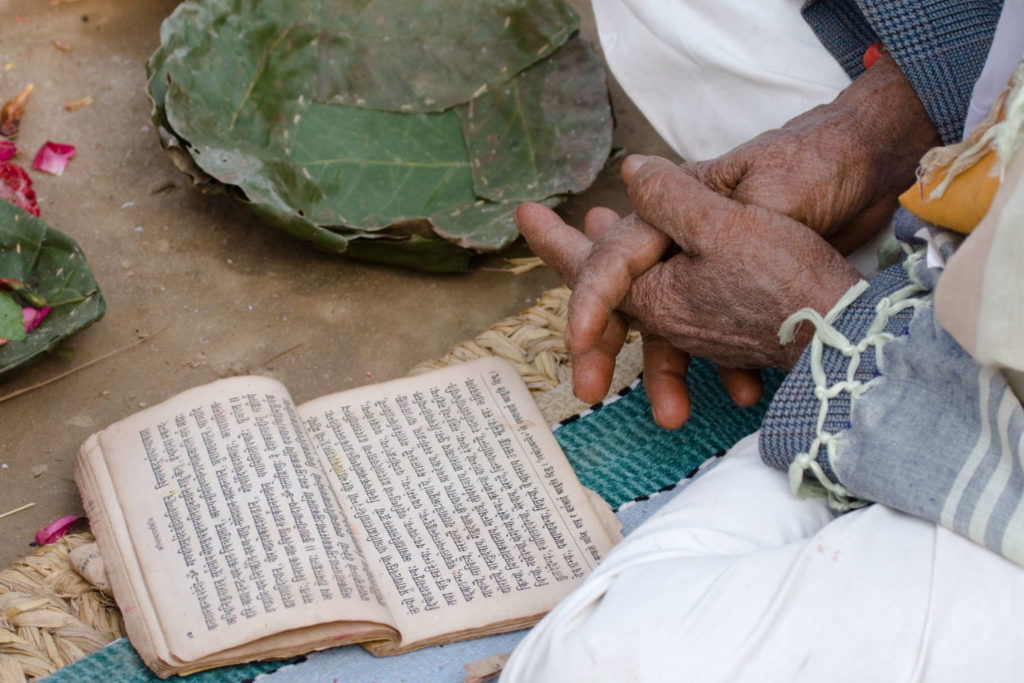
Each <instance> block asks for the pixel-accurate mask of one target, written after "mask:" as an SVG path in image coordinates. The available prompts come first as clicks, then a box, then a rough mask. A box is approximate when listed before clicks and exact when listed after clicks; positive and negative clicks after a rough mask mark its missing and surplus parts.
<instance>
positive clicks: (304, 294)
mask: <svg viewBox="0 0 1024 683" xmlns="http://www.w3.org/2000/svg"><path fill="white" fill-rule="evenodd" d="M176 4H177V2H176V1H175V0H63V1H61V0H50V1H47V0H0V100H2V101H6V100H7V99H9V98H10V97H12V96H14V95H15V94H16V93H17V92H18V91H19V90H21V88H22V87H24V86H25V85H26V84H28V83H34V84H35V91H34V93H33V94H32V97H31V100H30V101H29V104H28V107H27V110H26V113H25V116H24V119H23V121H22V126H21V132H20V136H19V138H18V144H19V147H20V148H21V149H22V150H24V151H23V154H22V156H21V157H19V158H17V159H16V160H15V161H16V162H19V163H21V164H22V165H24V166H26V167H27V166H28V165H29V163H30V160H31V156H30V155H31V154H32V153H34V151H35V150H36V149H38V148H39V147H40V146H41V145H42V144H43V142H45V141H46V140H53V141H56V142H64V143H71V144H73V145H75V146H76V147H77V156H76V158H75V159H74V160H73V161H72V162H71V165H70V166H69V168H68V169H67V171H66V172H65V173H64V174H63V175H62V176H60V177H56V176H49V175H46V174H44V173H40V172H37V171H30V175H31V176H32V180H33V182H34V184H35V189H36V193H37V195H38V197H39V200H40V207H41V212H42V213H41V218H42V219H43V220H44V221H46V223H47V224H49V225H50V226H51V227H53V228H56V229H57V230H60V231H62V232H64V233H66V234H68V235H69V236H71V237H72V238H74V239H75V240H76V241H77V242H78V243H79V244H80V245H81V247H82V249H83V250H84V251H85V254H86V257H87V259H88V261H89V263H90V264H91V266H92V269H93V272H94V274H95V275H96V279H97V280H98V281H99V284H100V287H101V289H102V291H103V294H104V296H105V298H106V301H107V314H106V316H105V317H104V318H103V319H102V320H101V321H100V322H98V323H97V324H95V325H93V326H92V327H90V328H89V329H87V330H85V331H83V332H81V333H79V334H78V335H76V336H75V337H73V338H72V339H71V340H69V341H68V342H67V343H66V344H65V346H64V348H65V349H66V350H69V351H70V352H71V353H70V354H52V355H51V356H50V357H48V358H46V359H44V360H43V361H41V362H38V363H36V364H34V365H32V366H31V367H30V368H29V369H28V370H26V371H24V372H22V373H20V374H18V375H17V376H15V377H13V378H11V379H10V380H8V381H6V382H4V383H2V384H0V397H2V396H4V395H7V394H10V393H12V392H15V391H17V390H19V389H22V388H25V387H29V386H32V385H35V384H38V383H40V382H43V381H45V380H47V379H50V378H52V377H55V376H57V375H59V374H60V373H62V372H65V371H67V370H69V369H72V368H75V367H77V366H79V365H82V364H84V363H87V362H89V361H91V360H93V359H96V358H99V357H101V356H103V355H104V354H107V353H109V352H111V351H113V350H115V349H119V348H121V347H124V346H126V345H129V344H131V343H132V342H133V341H135V340H137V339H138V338H139V337H140V336H141V335H149V336H148V338H147V339H146V340H145V341H144V342H142V343H141V344H137V345H134V346H131V347H130V348H127V349H125V350H123V351H121V352H119V353H117V354H115V355H113V356H111V357H109V358H107V359H105V360H102V361H100V362H97V363H95V364H94V365H91V366H89V367H87V368H85V369H82V370H80V371H77V372H74V373H72V374H70V375H68V376H67V377H64V378H62V379H60V380H58V381H55V382H53V383H50V384H48V385H46V386H44V387H42V388H38V389H34V390H32V391H30V392H28V393H25V394H23V395H21V396H18V397H16V398H13V399H11V400H6V401H3V402H0V514H3V513H4V512H7V511H9V510H13V509H15V508H18V507H20V506H23V505H26V504H29V503H34V507H31V508H30V509H27V510H24V511H22V512H18V513H16V514H13V515H9V516H7V517H4V518H2V519H0V539H2V541H0V568H2V567H4V566H7V565H9V564H10V563H11V562H12V561H13V560H15V559H16V558H18V557H21V556H22V555H25V554H28V553H31V552H32V548H31V547H30V543H31V542H32V540H33V536H34V534H35V531H36V530H37V529H39V528H40V527H42V526H44V525H46V524H47V523H49V522H50V521H52V520H54V519H56V518H58V517H61V516H64V515H69V514H78V513H80V511H81V503H80V500H79V498H78V494H77V491H76V488H75V484H74V480H73V478H72V467H73V460H74V457H75V453H76V452H77V450H78V447H79V446H80V444H81V443H82V442H83V441H84V440H85V439H86V437H88V436H89V435H90V434H91V433H93V432H95V431H98V430H99V429H102V428H104V427H105V426H107V425H108V424H110V423H112V422H115V421H117V420H119V419H121V418H124V417H126V416H128V415H129V414H131V413H133V412H135V411H137V410H139V409H141V408H143V407H145V406H147V405H153V404H156V403H159V402H160V401H162V400H163V399H165V398H168V397H169V396H171V395H173V394H174V393H176V392H178V391H181V390H183V389H186V388H189V387H192V386H195V385H198V384H202V383H205V382H209V381H212V380H214V379H217V378H220V377H225V376H230V375H235V374H244V373H257V374H264V375H269V376H272V377H275V378H277V379H279V380H281V381H283V382H284V383H285V384H286V385H287V386H289V387H290V389H291V391H292V392H293V396H294V398H295V399H296V400H297V401H300V402H301V401H304V400H307V399H310V398H313V397H315V396H319V395H321V394H325V393H328V392H331V391H337V390H341V389H345V388H348V387H352V386H356V385H360V384H365V383H368V382H375V381H380V380H385V379H390V378H393V377H397V376H401V375H403V374H405V373H407V372H408V371H409V370H410V369H411V368H412V367H414V366H415V365H417V364H418V363H420V362H422V361H426V360H430V359H433V358H436V357H439V356H441V355H443V354H444V353H445V352H446V351H447V350H448V349H449V348H450V347H451V346H452V345H454V344H457V343H459V342H461V341H464V340H467V339H470V338H472V337H473V336H475V335H476V334H477V333H478V332H480V331H481V330H483V329H485V328H486V327H488V326H489V325H490V324H491V323H493V322H495V321H497V320H499V319H501V318H502V317H505V316H507V315H511V314H514V313H517V312H519V311H521V310H522V309H524V308H527V307H528V306H530V305H531V304H532V303H533V302H534V301H535V300H536V298H537V297H538V296H539V295H540V294H541V293H542V292H543V291H545V290H547V289H550V288H552V287H554V286H557V285H558V284H560V282H559V280H558V277H557V276H556V275H555V274H554V273H553V272H552V271H551V270H550V269H547V268H541V269H536V270H533V271H531V272H529V273H526V274H523V275H518V276H517V275H511V274H509V273H506V272H496V271H494V270H488V269H487V268H488V267H491V268H494V267H500V266H502V265H503V263H504V262H503V259H502V257H503V256H524V255H529V251H528V249H527V247H526V246H525V245H524V244H523V243H522V241H521V240H520V241H519V242H517V243H516V244H515V245H514V246H513V247H512V248H511V249H509V250H508V251H507V252H506V253H505V254H502V255H499V256H492V257H488V258H485V259H482V260H481V262H480V263H479V266H478V267H477V269H476V270H474V272H472V273H469V274H465V275H449V276H445V275H428V274H421V273H416V272H412V271H407V270H400V269H395V268H390V267H384V266H377V265H370V264H365V263H360V262H356V261H350V260H346V259H343V258H340V257H337V256H331V255H328V254H324V253H321V252H318V251H315V250H314V249H312V248H310V247H308V246H306V245H304V244H302V243H300V242H298V241H296V240H294V239H293V238H291V237H289V236H287V235H284V234H283V233H280V232H278V231H276V230H273V229H271V228H268V227H265V226H263V225H261V224H259V223H258V222H257V221H256V220H255V219H254V218H253V216H252V215H251V214H250V213H249V212H248V210H247V209H245V208H244V207H242V206H240V205H238V204H236V203H234V202H233V201H231V200H228V199H226V198H224V197H208V196H202V195H200V194H198V193H197V192H195V191H193V190H192V189H191V188H190V187H189V186H188V184H187V183H186V181H185V178H184V177H183V176H182V175H181V174H180V173H179V172H178V171H177V170H176V169H175V168H174V167H173V166H172V164H171V162H170V160H169V159H168V157H167V155H166V154H165V153H164V152H163V150H162V149H161V148H160V145H159V142H158V140H157V135H156V133H155V132H154V131H153V128H152V125H151V124H150V120H149V113H150V102H149V99H148V97H147V95H146V91H145V62H146V60H147V58H148V57H149V56H150V54H152V52H153V51H154V50H155V49H156V47H157V45H158V42H159V28H160V22H161V21H162V20H163V19H164V17H166V16H167V15H169V14H170V13H171V11H172V10H173V9H174V7H175V5H176ZM573 4H574V5H575V6H576V7H577V9H578V10H579V11H580V13H581V16H582V17H583V27H584V31H585V32H586V33H588V34H589V35H590V36H591V37H593V36H594V23H593V18H592V14H591V12H590V8H589V3H588V2H587V0H575V1H574V2H573ZM54 40H56V41H60V42H61V43H64V44H66V45H67V46H70V49H69V50H68V51H62V50H60V49H58V48H57V47H55V46H54V45H53V43H52V41H54ZM610 89H611V94H612V101H613V104H614V107H615V113H616V119H617V124H616V132H615V142H614V144H615V146H616V147H622V148H625V149H626V150H627V151H630V152H640V153H646V154H670V152H669V150H668V148H667V147H666V146H665V144H664V143H663V142H662V141H661V139H660V138H659V137H658V135H657V134H656V133H654V132H653V130H652V129H651V128H650V126H649V125H648V124H647V123H646V121H645V120H644V119H643V117H642V116H641V115H640V114H639V113H638V112H637V111H636V109H635V108H633V107H632V106H631V105H630V103H629V102H628V100H627V98H626V97H625V96H624V95H623V94H622V91H621V90H619V89H618V88H617V86H615V84H614V83H611V84H610ZM87 96H88V97H92V98H93V104H92V105H91V106H88V107H85V108H83V109H80V110H78V111H76V112H74V113H69V112H67V111H65V109H64V105H65V104H67V103H68V102H72V101H75V100H78V99H81V98H84V97H87ZM26 157H27V159H26ZM597 205H606V206H612V207H613V208H616V209H618V210H620V211H622V210H628V200H627V199H626V197H625V193H624V188H623V184H622V182H621V180H620V179H619V178H618V169H617V168H609V169H607V170H606V171H605V172H604V173H603V174H602V175H601V177H600V178H599V179H598V181H597V182H596V183H595V185H594V186H593V187H592V188H591V189H590V190H588V191H587V192H585V193H582V194H580V195H578V196H576V197H574V198H572V199H571V200H570V201H569V202H568V203H567V204H565V205H564V206H563V207H562V208H561V209H560V211H561V212H562V213H563V215H565V216H566V217H567V218H568V220H569V221H570V222H572V223H573V224H574V225H581V223H582V217H583V215H584V214H585V213H586V211H587V210H588V209H589V208H591V207H593V206H597ZM0 275H2V274H0ZM68 356H70V357H68Z"/></svg>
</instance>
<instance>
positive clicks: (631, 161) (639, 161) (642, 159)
mask: <svg viewBox="0 0 1024 683" xmlns="http://www.w3.org/2000/svg"><path fill="white" fill-rule="evenodd" d="M656 158H659V157H649V156H645V155H643V154H630V155H629V156H628V157H626V158H625V159H623V160H622V166H621V167H620V168H619V173H621V174H622V179H623V180H624V181H626V184H627V185H629V184H630V183H631V182H633V174H634V173H636V170H637V169H638V168H640V167H641V166H643V165H644V164H646V163H647V162H648V161H650V160H651V159H656Z"/></svg>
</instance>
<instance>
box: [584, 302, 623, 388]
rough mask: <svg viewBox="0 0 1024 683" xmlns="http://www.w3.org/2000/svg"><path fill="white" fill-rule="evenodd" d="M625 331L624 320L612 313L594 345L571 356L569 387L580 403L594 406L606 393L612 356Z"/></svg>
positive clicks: (608, 385) (613, 359) (617, 353)
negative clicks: (570, 385)
mask: <svg viewBox="0 0 1024 683" xmlns="http://www.w3.org/2000/svg"><path fill="white" fill-rule="evenodd" d="M628 332H629V325H628V324H627V323H626V319H625V318H624V317H623V316H622V315H621V314H619V313H615V314H613V315H612V316H611V317H610V318H609V321H608V325H607V327H606V328H605V329H604V331H603V334H602V335H601V340H600V342H599V343H598V344H596V345H595V346H594V347H593V348H591V349H589V350H588V351H586V352H585V353H580V354H572V388H573V393H575V394H576V396H577V397H578V398H579V399H580V400H581V401H583V402H585V403H591V404H593V403H598V402H600V401H601V400H602V399H603V398H604V397H605V396H606V395H607V394H608V388H609V387H610V386H611V382H612V374H613V373H614V372H615V357H616V356H618V355H619V351H620V350H621V349H622V344H623V342H625V341H626V334H627V333H628Z"/></svg>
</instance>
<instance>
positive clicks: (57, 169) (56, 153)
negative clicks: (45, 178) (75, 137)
mask: <svg viewBox="0 0 1024 683" xmlns="http://www.w3.org/2000/svg"><path fill="white" fill-rule="evenodd" d="M74 158H75V146H74V145H65V144H63V143H61V142H49V141H47V142H46V144H44V145H43V146H42V147H40V148H39V151H38V152H36V158H35V159H33V160H32V168H34V169H35V170H37V171H45V172H46V173H52V174H53V175H60V174H61V173H63V172H64V169H65V168H67V167H68V162H69V161H71V160H72V159H74Z"/></svg>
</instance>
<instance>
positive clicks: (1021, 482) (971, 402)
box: [760, 211, 1024, 564]
mask: <svg viewBox="0 0 1024 683" xmlns="http://www.w3.org/2000/svg"><path fill="white" fill-rule="evenodd" d="M922 227H925V229H926V230H927V233H928V234H929V235H930V236H931V244H930V245H927V246H925V241H924V240H923V239H921V238H919V237H917V235H920V234H921V233H919V232H918V231H919V230H920V229H921V228H922ZM896 234H897V236H900V237H902V238H903V239H904V240H906V241H908V242H909V243H910V244H909V245H908V252H909V253H910V255H909V256H908V257H907V258H906V259H905V260H904V261H903V263H901V264H899V265H896V266H892V267H890V268H888V269H887V270H884V271H882V272H881V273H880V274H879V275H877V276H875V277H874V278H872V280H871V281H870V283H869V285H868V286H867V289H866V290H865V291H864V292H863V293H861V294H860V295H859V296H858V297H857V298H856V299H855V300H853V301H852V302H850V303H849V304H845V308H844V307H843V305H838V306H837V307H836V309H837V310H836V311H835V312H836V313H838V315H837V316H836V317H835V318H834V319H831V320H832V322H831V324H829V322H828V320H827V319H826V320H821V319H819V320H818V321H817V322H816V324H817V330H816V333H815V340H814V341H812V343H811V345H810V346H808V348H807V349H805V351H804V353H803V355H802V356H801V358H800V360H799V362H798V363H797V364H796V366H795V367H794V368H793V371H792V372H791V373H790V374H789V376H788V377H787V378H786V379H785V381H784V382H783V383H782V385H781V386H780V387H779V390H778V391H777V392H776V394H775V397H774V399H773V400H772V403H771V405H770V406H769V408H768V412H767V414H766V415H765V419H764V423H763V425H762V428H761V437H760V448H761V457H762V459H763V460H764V461H765V462H766V463H767V464H769V465H771V466H772V467H775V468H777V469H781V470H783V471H787V472H789V475H790V483H791V485H792V486H793V488H794V490H795V491H796V492H798V493H803V494H811V495H813V494H815V493H824V494H827V495H828V496H829V502H830V504H832V505H833V507H835V508H836V509H838V510H846V509H849V508H850V507H855V506H857V505H861V504H865V503H867V502H877V503H883V504H885V505H888V506H889V507H892V508H894V509H897V510H901V511H903V512H906V513H908V514H911V515H914V516H917V517H921V518H923V519H927V520H930V521H932V522H935V523H936V524H941V525H942V526H945V527H947V528H949V529H951V530H953V531H955V532H957V533H959V534H962V535H963V536H966V537H967V538H970V539H971V540H973V541H975V542H976V543H978V544H981V545H984V546H985V547H987V548H989V549H991V550H994V551H995V552H998V553H1000V554H1001V555H1003V556H1004V557H1007V558H1008V559H1010V560H1012V561H1014V562H1017V563H1018V564H1024V467H1022V465H1021V463H1024V408H1022V406H1021V403H1020V401H1019V400H1018V399H1017V397H1016V396H1015V395H1014V393H1013V391H1012V390H1011V389H1010V388H1009V386H1008V385H1007V383H1006V380H1005V378H1004V376H1003V375H1002V373H1001V372H1000V371H999V369H998V368H995V367H991V366H982V365H980V364H978V362H977V361H976V360H975V359H974V358H973V357H972V356H971V355H970V354H969V353H967V351H965V350H964V349H963V348H962V347H961V346H960V345H959V344H958V343H957V342H956V340H955V339H953V337H952V336H951V335H950V334H949V333H948V332H947V331H946V330H944V329H943V328H942V326H941V325H940V324H939V323H938V321H937V320H936V318H935V311H934V307H933V305H932V299H933V292H934V288H935V285H936V284H937V282H938V278H939V277H940V276H941V273H942V267H941V265H936V264H935V263H931V264H930V262H929V260H928V259H927V258H926V257H925V251H926V249H930V250H931V251H932V253H933V255H936V254H937V255H939V256H941V258H939V259H935V260H936V261H942V260H943V259H948V258H949V257H950V256H951V255H952V254H953V252H954V251H955V248H956V246H957V244H958V243H959V238H954V237H952V236H951V235H952V234H951V233H949V232H948V231H940V230H939V229H937V228H935V227H934V226H928V224H926V223H924V222H923V221H920V219H917V218H915V217H913V216H911V215H910V214H909V213H907V212H905V211H901V213H900V217H899V220H898V221H897V225H896ZM915 247H916V248H915ZM911 248H914V249H913V251H911ZM862 286H863V285H862ZM855 292H856V290H854V292H851V295H852V294H854V293H855ZM840 311H841V312H840ZM836 333H838V334H836ZM815 348H817V352H815ZM851 367H852V368H853V370H854V371H853V372H851V371H850V370H851Z"/></svg>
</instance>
